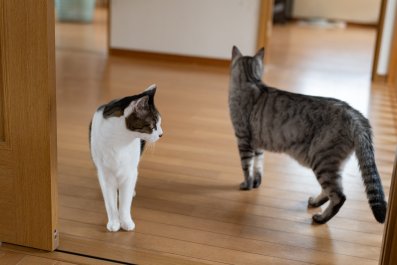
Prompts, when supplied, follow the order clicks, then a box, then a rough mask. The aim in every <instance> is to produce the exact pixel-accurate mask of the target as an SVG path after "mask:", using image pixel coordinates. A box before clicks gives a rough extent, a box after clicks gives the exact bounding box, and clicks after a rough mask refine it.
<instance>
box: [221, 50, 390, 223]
mask: <svg viewBox="0 0 397 265" xmlns="http://www.w3.org/2000/svg"><path fill="white" fill-rule="evenodd" d="M263 54H264V50H263V49H261V50H259V51H258V53H257V54H256V55H255V56H253V57H249V56H243V55H242V54H241V53H240V51H239V50H238V48H237V47H233V52H232V63H231V77H230V78H231V79H230V89H229V109H230V116H231V120H232V124H233V127H234V130H235V135H236V138H237V145H238V149H239V153H240V158H241V166H242V169H243V173H244V182H243V183H241V185H240V188H241V189H243V190H249V189H252V188H257V187H259V185H260V184H261V179H262V166H263V151H264V150H267V151H272V152H283V153H287V154H288V155H290V156H291V157H293V158H295V159H296V160H297V161H298V162H299V163H300V164H302V165H303V166H306V167H309V168H311V169H312V170H313V172H314V174H315V176H316V178H317V180H318V182H319V184H320V186H321V187H322V192H321V193H320V194H319V195H318V196H316V197H311V198H309V202H308V205H309V207H319V206H321V205H322V204H324V203H326V202H327V201H330V203H329V205H328V207H327V208H326V209H325V210H324V212H322V213H321V214H316V215H314V216H313V221H314V222H316V223H325V222H327V221H328V220H330V219H331V218H332V217H333V216H334V215H335V214H336V213H337V212H338V211H339V209H340V208H341V207H342V205H343V203H344V202H345V200H346V196H345V194H344V193H343V187H342V180H341V167H342V164H343V162H344V161H345V160H346V159H347V158H348V157H349V156H350V155H351V154H352V153H353V152H355V153H356V156H357V158H358V161H359V166H360V170H361V173H362V178H363V181H364V185H365V188H366V192H367V197H368V202H369V204H370V206H371V209H372V212H373V214H374V216H375V218H376V220H377V221H378V222H380V223H383V222H384V220H385V216H386V208H387V207H386V206H387V204H386V202H385V198H384V193H383V188H382V183H381V179H380V177H379V174H378V171H377V168H376V164H375V159H374V150H373V145H372V132H371V126H370V124H369V121H368V120H367V119H366V118H365V117H364V116H363V115H362V114H361V113H360V112H358V111H357V110H355V109H353V108H352V107H350V106H349V105H348V104H347V103H345V102H343V101H340V100H337V99H333V98H324V97H314V96H306V95H301V94H294V93H290V92H286V91H282V90H279V89H276V88H272V87H269V86H266V85H265V84H264V83H262V81H261V77H262V73H263Z"/></svg>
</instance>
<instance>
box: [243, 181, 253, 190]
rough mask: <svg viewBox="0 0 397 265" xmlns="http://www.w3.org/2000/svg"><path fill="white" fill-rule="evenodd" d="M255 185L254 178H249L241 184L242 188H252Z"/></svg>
mask: <svg viewBox="0 0 397 265" xmlns="http://www.w3.org/2000/svg"><path fill="white" fill-rule="evenodd" d="M253 187H254V180H253V179H248V180H246V181H244V182H242V183H241V184H240V190H250V189H252V188H253Z"/></svg>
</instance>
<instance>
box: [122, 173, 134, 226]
mask: <svg viewBox="0 0 397 265" xmlns="http://www.w3.org/2000/svg"><path fill="white" fill-rule="evenodd" d="M137 176H138V172H137V171H136V170H135V171H133V172H132V173H129V174H126V177H125V178H123V179H122V180H121V182H120V183H119V213H120V225H121V228H122V229H124V230H126V231H131V230H134V228H135V223H134V222H133V221H132V218H131V204H132V198H133V196H134V194H135V185H136V180H137Z"/></svg>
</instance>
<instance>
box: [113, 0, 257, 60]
mask: <svg viewBox="0 0 397 265" xmlns="http://www.w3.org/2000/svg"><path fill="white" fill-rule="evenodd" d="M259 7H260V0H249V1H247V0H112V1H111V23H110V24H111V36H110V47H111V48H118V49H127V50H136V51H148V52H160V53H169V54H177V55H188V56H199V57H208V58H218V59H229V58H230V56H231V49H232V46H233V45H237V46H238V47H239V48H240V49H241V51H242V52H243V53H248V54H254V53H255V50H256V41H257V35H258V21H259Z"/></svg>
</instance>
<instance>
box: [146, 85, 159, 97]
mask: <svg viewBox="0 0 397 265" xmlns="http://www.w3.org/2000/svg"><path fill="white" fill-rule="evenodd" d="M156 90H157V85H156V84H152V85H150V86H149V87H148V88H146V89H145V94H147V95H150V96H152V97H153V96H154V94H156Z"/></svg>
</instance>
